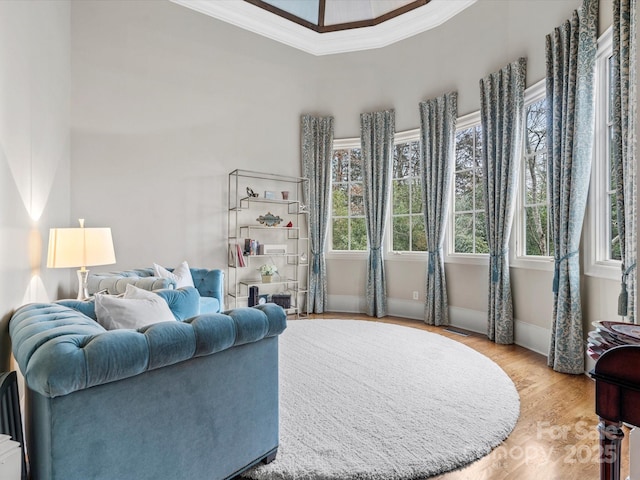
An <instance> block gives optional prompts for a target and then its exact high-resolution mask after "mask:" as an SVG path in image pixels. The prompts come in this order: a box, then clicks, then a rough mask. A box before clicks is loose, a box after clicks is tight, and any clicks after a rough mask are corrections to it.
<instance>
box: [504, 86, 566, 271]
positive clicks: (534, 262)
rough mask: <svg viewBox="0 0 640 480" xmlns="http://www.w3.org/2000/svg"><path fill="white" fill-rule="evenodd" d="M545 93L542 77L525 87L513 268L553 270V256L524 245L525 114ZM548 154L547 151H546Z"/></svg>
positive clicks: (525, 243) (510, 259)
mask: <svg viewBox="0 0 640 480" xmlns="http://www.w3.org/2000/svg"><path fill="white" fill-rule="evenodd" d="M546 95H547V92H546V79H544V78H543V79H542V80H540V81H539V82H537V83H535V84H533V85H532V86H530V87H529V88H527V89H526V90H525V92H524V106H525V108H524V112H523V115H524V119H523V121H524V123H523V129H522V140H521V142H522V144H521V152H522V153H521V159H520V162H521V163H520V172H519V174H518V183H519V185H518V195H517V199H516V213H515V218H514V228H513V231H512V232H511V233H512V234H511V238H510V240H509V244H510V245H509V247H510V248H509V251H510V252H511V254H510V258H509V266H511V267H515V268H526V269H532V270H546V271H553V269H554V265H555V263H554V257H553V256H545V255H527V254H526V253H525V251H526V245H527V239H526V235H527V232H526V212H525V196H526V194H527V192H526V189H525V175H526V172H525V168H524V157H525V153H526V149H525V142H526V141H527V140H526V138H527V137H526V136H527V132H526V127H527V124H526V115H527V107H528V106H529V105H531V104H533V103H536V102H538V101H540V100H542V99H543V98H545V97H546ZM547 145H549V138H548V137H547ZM547 154H548V153H547ZM548 195H549V191H548V185H547V205H549V196H548ZM547 212H548V215H550V214H551V211H550V210H549V209H548V210H547ZM549 233H550V234H551V235H550V236H552V235H553V232H552V231H551V229H550V230H549ZM549 242H553V238H550V239H549Z"/></svg>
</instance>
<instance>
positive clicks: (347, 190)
mask: <svg viewBox="0 0 640 480" xmlns="http://www.w3.org/2000/svg"><path fill="white" fill-rule="evenodd" d="M331 189H332V191H331V201H332V204H331V238H332V250H342V251H359V250H360V251H361V250H366V249H367V227H366V224H365V219H364V199H363V196H362V155H361V150H360V147H359V146H358V147H353V148H337V149H335V150H334V151H333V160H332V186H331Z"/></svg>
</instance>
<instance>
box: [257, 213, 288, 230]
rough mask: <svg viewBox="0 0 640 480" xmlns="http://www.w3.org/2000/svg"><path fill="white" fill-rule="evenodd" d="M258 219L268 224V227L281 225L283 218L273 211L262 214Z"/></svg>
mask: <svg viewBox="0 0 640 480" xmlns="http://www.w3.org/2000/svg"><path fill="white" fill-rule="evenodd" d="M256 220H257V221H259V222H260V223H261V224H263V225H266V226H267V227H275V226H277V225H280V222H281V221H282V218H280V217H279V216H278V215H274V214H272V213H271V212H268V213H267V214H266V215H260V216H259V217H258V218H256Z"/></svg>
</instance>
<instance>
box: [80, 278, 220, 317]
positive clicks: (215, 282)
mask: <svg viewBox="0 0 640 480" xmlns="http://www.w3.org/2000/svg"><path fill="white" fill-rule="evenodd" d="M167 270H169V271H172V270H173V269H171V268H168V269H167ZM189 270H191V277H192V278H193V285H194V286H195V287H196V289H197V290H198V293H200V313H216V312H221V311H222V310H224V270H218V269H213V270H208V269H206V268H190V269H189ZM127 284H132V285H134V286H136V287H138V288H144V289H145V290H158V289H163V288H175V287H176V284H175V282H174V281H173V280H169V279H167V278H161V277H157V276H155V272H154V271H153V268H136V269H133V270H122V271H119V272H102V273H90V274H89V277H88V278H87V290H88V292H89V295H93V294H95V293H96V292H101V291H104V290H106V291H107V293H109V294H111V295H119V294H121V293H124V291H125V289H126V288H127Z"/></svg>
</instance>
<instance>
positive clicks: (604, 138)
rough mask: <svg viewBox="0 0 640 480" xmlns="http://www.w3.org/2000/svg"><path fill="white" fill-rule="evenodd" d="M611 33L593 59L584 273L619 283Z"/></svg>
mask: <svg viewBox="0 0 640 480" xmlns="http://www.w3.org/2000/svg"><path fill="white" fill-rule="evenodd" d="M612 62H613V60H612V46H611V29H609V30H607V32H605V33H604V35H602V37H601V38H600V39H599V40H598V54H597V58H596V125H595V144H594V151H593V153H594V156H593V164H592V169H591V185H590V188H589V209H588V216H587V222H588V224H587V225H588V235H587V237H586V247H587V248H586V260H587V261H586V269H585V271H586V273H587V274H589V275H597V276H599V277H604V278H611V279H617V280H619V279H620V238H619V236H618V218H617V217H618V215H617V206H616V191H615V172H614V170H613V168H612V167H613V165H612V163H611V160H612V159H611V134H612V129H613V115H612V113H613V112H612V109H611V104H612V101H613V99H612V95H613V85H612V73H613V72H612V66H613V64H612Z"/></svg>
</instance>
